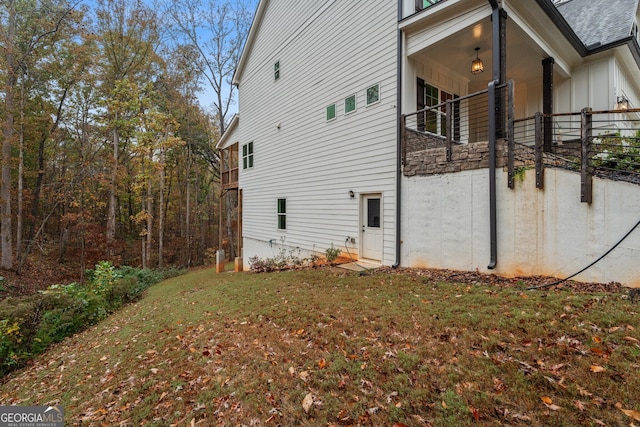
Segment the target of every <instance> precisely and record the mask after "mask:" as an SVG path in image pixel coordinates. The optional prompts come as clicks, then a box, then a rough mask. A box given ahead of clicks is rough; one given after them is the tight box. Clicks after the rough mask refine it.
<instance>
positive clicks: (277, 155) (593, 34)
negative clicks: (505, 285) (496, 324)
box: [218, 0, 640, 286]
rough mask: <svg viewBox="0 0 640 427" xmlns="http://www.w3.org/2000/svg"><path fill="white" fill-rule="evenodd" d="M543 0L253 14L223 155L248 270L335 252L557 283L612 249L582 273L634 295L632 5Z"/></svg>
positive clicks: (334, 3)
mask: <svg viewBox="0 0 640 427" xmlns="http://www.w3.org/2000/svg"><path fill="white" fill-rule="evenodd" d="M555 3H556V4H554V2H553V1H551V0H532V1H521V0H503V1H497V0H489V1H487V0H440V1H437V0H419V1H414V0H398V1H389V0H373V1H369V2H366V4H364V3H363V2H346V1H339V0H322V1H320V2H296V1H290V0H270V1H269V0H262V1H260V3H259V6H258V10H257V12H256V15H255V18H254V22H253V25H252V27H251V31H250V34H249V37H248V40H247V42H246V45H245V49H244V52H243V54H242V57H241V60H240V63H239V66H238V68H237V70H236V74H235V77H234V84H236V85H237V86H238V87H239V114H238V116H236V117H235V118H234V120H233V121H232V123H231V125H230V126H229V128H228V130H227V132H226V133H225V134H224V135H223V137H222V138H221V140H220V142H219V145H218V147H219V148H220V149H222V150H223V153H224V156H226V157H225V158H227V159H229V160H228V162H226V164H228V165H231V166H230V167H225V168H223V169H224V170H223V173H222V175H223V176H222V181H223V188H224V189H225V190H227V191H235V190H237V191H239V196H240V197H239V199H240V205H241V209H240V210H239V212H240V218H239V221H238V222H239V224H240V226H239V230H240V233H241V239H240V242H241V249H242V254H243V262H244V264H245V268H247V267H248V260H249V258H251V257H253V256H258V257H262V258H266V257H273V256H274V255H275V254H277V253H278V252H279V251H280V250H285V251H289V250H295V251H300V252H301V254H302V255H306V254H309V253H320V254H321V253H323V252H324V251H325V249H326V248H328V247H330V246H331V245H332V244H333V245H334V246H336V247H338V248H341V249H342V250H343V253H345V254H347V253H348V254H349V255H351V256H352V257H353V258H354V259H359V260H368V261H369V262H372V263H378V264H381V265H388V266H391V265H393V266H407V267H412V266H414V267H438V268H451V269H461V270H475V269H478V270H480V271H496V272H498V273H501V274H507V275H509V274H511V275H520V274H548V275H553V276H557V277H559V278H563V277H567V276H569V275H572V274H573V273H576V272H577V271H579V270H581V269H583V267H586V266H588V265H589V264H591V263H592V262H593V261H595V260H597V259H598V258H599V257H600V256H601V255H603V254H605V253H607V252H608V253H607V256H605V257H603V258H602V260H600V261H599V262H597V263H596V264H594V265H593V266H591V267H590V268H587V269H585V270H584V272H582V273H581V274H579V275H578V276H576V279H578V280H585V281H601V282H608V281H620V282H623V283H625V284H628V285H630V286H640V274H639V269H638V267H637V265H640V263H639V262H640V229H638V230H636V229H635V227H637V226H638V223H639V222H640V221H639V220H640V185H638V184H637V182H640V179H638V178H639V177H640V174H638V171H640V165H638V166H637V165H635V164H634V162H635V161H638V162H640V159H639V160H636V159H635V157H634V154H633V153H634V151H633V150H631V148H633V147H634V144H635V143H636V142H637V141H636V140H635V139H633V138H634V135H635V133H634V132H635V130H636V129H640V126H638V119H639V115H640V111H636V110H634V109H633V107H634V106H640V48H639V46H638V30H637V23H638V20H639V18H640V15H639V12H638V0H568V1H565V2H558V1H556V2H555ZM585 107H589V108H591V109H592V110H590V111H589V110H585V111H584V112H582V114H581V111H582V110H583V109H584V108H585ZM536 113H538V114H537V115H536ZM536 117H537V118H536ZM587 128H588V129H589V130H588V131H585V129H587ZM624 129H627V130H626V131H624ZM605 135H606V136H605ZM612 138H613V139H612ZM629 138H631V139H629ZM610 141H614V142H616V144H615V147H616V150H618V151H616V152H617V153H618V154H616V156H617V157H616V156H613V155H612V154H611V152H612V150H613V148H611V145H610V144H609V142H610ZM629 141H631V143H630V142H629ZM629 144H631V148H629V147H630V145H629ZM534 147H537V148H535V149H534ZM585 147H586V148H585ZM620 147H622V148H620ZM583 148H584V149H585V150H586V151H585V153H587V154H588V155H585V156H584V159H585V160H584V164H582V162H583V161H582V160H581V159H582V158H581V157H580V153H581V152H582V151H583ZM633 149H635V148H633ZM572 150H573V151H572ZM598 150H599V151H598ZM630 150H631V151H630ZM576 153H577V154H576ZM620 153H622V154H620ZM234 156H236V157H235V160H234ZM607 156H608V157H607ZM614 157H615V158H614ZM623 157H624V159H623V160H624V161H625V162H627V163H626V164H627V166H625V167H626V170H625V171H624V172H622V173H618V172H616V171H614V170H612V169H616V168H618V166H620V165H621V164H622V160H620V159H622V158H623ZM612 158H613V159H614V160H619V161H620V162H619V163H620V165H618V164H616V165H614V166H615V167H613V168H612V167H611V165H612V163H611V161H610V160H611V159H612ZM629 159H631V160H630V161H631V163H632V164H631V166H628V162H629ZM598 162H599V163H598ZM605 166H607V167H605ZM612 178H615V179H612ZM634 181H635V182H634ZM625 234H628V235H627V236H626V237H625ZM622 237H625V238H624V239H622Z"/></svg>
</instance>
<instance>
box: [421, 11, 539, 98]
mask: <svg viewBox="0 0 640 427" xmlns="http://www.w3.org/2000/svg"><path fill="white" fill-rule="evenodd" d="M491 34H492V24H491V21H490V19H489V18H487V19H484V20H482V21H481V22H478V23H476V24H474V25H472V26H470V27H467V28H465V29H463V30H461V31H458V32H455V33H453V34H452V35H450V36H448V37H446V38H444V39H442V40H440V41H439V42H437V43H435V44H433V45H431V46H429V47H427V48H425V49H423V50H421V51H420V52H418V53H417V54H416V55H414V57H416V59H418V61H419V62H425V63H428V62H429V61H435V62H437V63H439V64H440V65H442V66H444V67H446V68H447V69H449V70H451V71H453V72H455V73H456V74H458V75H460V76H463V77H465V78H467V79H468V80H469V92H476V91H479V90H483V89H486V88H487V84H488V83H489V82H490V81H491V77H492V75H493V69H492V48H491ZM476 47H479V48H480V50H479V51H478V55H479V57H480V59H482V61H483V63H484V72H483V73H480V74H471V61H473V60H474V59H475V57H476V52H475V48H476ZM547 56H548V55H547V54H545V52H544V50H543V49H542V48H541V47H540V46H538V44H536V43H535V42H534V41H533V40H532V39H531V37H530V36H529V35H527V34H526V33H525V32H524V31H523V30H522V29H521V28H520V27H519V26H518V25H516V24H515V23H514V22H513V21H512V20H507V52H506V60H507V78H508V79H510V80H513V81H515V82H518V81H531V80H538V79H542V60H543V59H544V58H546V57H547Z"/></svg>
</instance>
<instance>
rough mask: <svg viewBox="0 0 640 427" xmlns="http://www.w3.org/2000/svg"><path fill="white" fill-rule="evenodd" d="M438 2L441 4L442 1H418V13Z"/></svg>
mask: <svg viewBox="0 0 640 427" xmlns="http://www.w3.org/2000/svg"><path fill="white" fill-rule="evenodd" d="M438 2H440V0H416V12H420V11H421V10H424V9H426V8H428V7H431V6H433V5H434V4H436V3H438Z"/></svg>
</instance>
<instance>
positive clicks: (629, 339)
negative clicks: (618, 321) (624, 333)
mask: <svg viewBox="0 0 640 427" xmlns="http://www.w3.org/2000/svg"><path fill="white" fill-rule="evenodd" d="M622 339H623V340H625V341H629V342H635V343H640V340H638V339H636V338H634V337H624V338H622Z"/></svg>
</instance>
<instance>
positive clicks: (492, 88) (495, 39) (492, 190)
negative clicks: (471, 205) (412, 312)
mask: <svg viewBox="0 0 640 427" xmlns="http://www.w3.org/2000/svg"><path fill="white" fill-rule="evenodd" d="M489 4H491V9H492V11H491V22H492V24H493V30H492V31H493V34H492V60H493V67H492V69H493V80H492V81H491V83H489V105H488V107H489V233H490V240H491V248H490V251H491V259H490V260H489V265H488V266H487V268H488V269H489V270H493V269H494V268H496V265H497V263H498V233H497V201H496V199H497V195H496V139H497V135H496V130H497V129H496V107H497V105H496V87H497V86H498V85H499V84H500V83H502V80H503V78H504V76H502V46H501V41H502V40H501V24H500V19H501V17H500V7H499V5H498V2H497V0H489Z"/></svg>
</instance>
